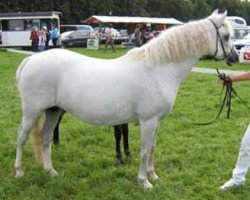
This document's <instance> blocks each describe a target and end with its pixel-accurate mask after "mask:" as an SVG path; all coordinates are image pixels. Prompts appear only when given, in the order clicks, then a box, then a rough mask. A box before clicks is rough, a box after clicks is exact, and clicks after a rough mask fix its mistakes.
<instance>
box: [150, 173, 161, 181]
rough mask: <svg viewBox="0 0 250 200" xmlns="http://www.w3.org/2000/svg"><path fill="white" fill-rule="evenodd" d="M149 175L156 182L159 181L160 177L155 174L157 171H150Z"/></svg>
mask: <svg viewBox="0 0 250 200" xmlns="http://www.w3.org/2000/svg"><path fill="white" fill-rule="evenodd" d="M148 175H149V176H150V178H151V179H153V180H154V181H155V180H158V179H159V176H157V174H156V173H155V171H150V172H148Z"/></svg>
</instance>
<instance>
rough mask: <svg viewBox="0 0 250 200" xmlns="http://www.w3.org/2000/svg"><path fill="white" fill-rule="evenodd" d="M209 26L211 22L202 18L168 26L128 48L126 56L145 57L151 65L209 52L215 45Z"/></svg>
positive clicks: (176, 61) (177, 60)
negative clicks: (135, 45) (148, 38)
mask: <svg viewBox="0 0 250 200" xmlns="http://www.w3.org/2000/svg"><path fill="white" fill-rule="evenodd" d="M209 23H210V24H209ZM211 27H212V26H211V22H210V21H209V20H207V19H203V20H199V21H194V22H189V23H186V24H184V25H180V26H176V27H172V28H169V29H167V30H165V31H163V32H162V33H161V34H160V35H159V36H158V37H157V38H155V39H153V40H151V41H150V42H148V43H147V44H145V45H143V46H142V47H140V48H135V49H132V50H130V51H129V52H128V56H131V57H132V58H134V59H135V58H136V59H145V61H146V63H147V64H148V65H151V66H153V65H156V64H161V63H165V62H175V63H178V62H180V61H182V60H183V59H185V58H188V57H192V56H201V55H204V54H207V53H210V52H208V51H209V50H210V51H211V48H212V45H215V44H214V43H213V41H212V39H213V37H212V35H213V31H211Z"/></svg>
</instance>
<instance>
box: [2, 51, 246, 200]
mask: <svg viewBox="0 0 250 200" xmlns="http://www.w3.org/2000/svg"><path fill="white" fill-rule="evenodd" d="M72 50H74V51H77V52H81V53H84V54H87V55H92V56H98V57H102V58H104V57H105V58H106V57H107V56H109V55H112V52H111V51H107V52H104V51H103V50H102V49H101V50H99V51H97V52H96V51H88V50H82V49H72ZM117 52H118V53H117V54H119V55H120V54H122V52H124V50H122V49H119V48H118V49H117ZM117 56H118V55H117ZM109 57H110V56H109ZM0 58H1V59H0V91H1V93H0V152H1V153H0V169H1V170H0V180H1V183H0V199H6V200H8V199H11V200H15V199H16V200H19V199H27V200H29V199H32V200H34V199H47V200H50V199H51V200H52V199H53V200H55V199H80V200H81V199H83V200H85V199H88V200H91V199H109V200H110V199H113V200H115V199H124V200H126V199H128V200H129V199H138V200H140V199H143V200H147V199H148V200H150V199H157V200H166V199H176V200H179V199H181V200H189V199H192V200H196V199H197V200H198V199H218V200H219V199H224V200H232V199H248V197H249V195H250V192H249V190H248V188H249V187H250V181H249V179H248V180H247V182H246V186H244V187H242V188H239V189H233V190H229V191H226V192H221V191H219V189H218V187H219V186H220V185H221V184H222V183H223V182H225V181H226V180H227V179H229V177H230V176H231V171H232V169H233V167H234V164H235V162H236V158H237V154H238V149H239V144H240V140H241V137H242V136H243V133H244V131H245V128H246V126H247V124H248V122H249V111H247V110H245V108H244V106H243V105H242V104H241V103H240V102H239V101H238V100H237V99H235V100H233V107H232V119H231V120H226V119H225V112H223V113H222V116H221V117H220V119H219V120H218V121H217V122H216V123H215V124H213V125H210V126H202V127H200V126H194V125H191V124H190V123H188V122H187V121H186V120H192V121H196V122H202V121H208V120H210V119H213V117H214V116H215V114H216V112H217V111H218V109H219V100H218V99H219V94H220V90H221V88H220V85H219V84H218V83H217V77H216V76H215V75H206V74H197V73H191V74H190V75H189V76H188V78H187V80H186V81H185V82H184V84H183V85H182V87H181V88H180V91H179V93H178V96H177V100H176V103H175V106H174V109H173V112H172V113H171V114H170V116H169V117H167V118H165V119H164V120H163V121H162V123H161V126H160V129H159V133H158V142H157V148H156V153H155V167H156V172H157V173H158V174H159V176H160V178H161V179H160V180H159V181H157V182H154V183H153V184H154V185H155V187H154V188H153V189H152V190H151V191H144V190H142V189H141V188H139V187H138V183H137V181H136V176H137V173H138V166H139V163H140V134H139V127H138V125H137V124H135V123H131V124H130V125H129V131H130V132H129V140H130V146H131V153H132V158H131V159H130V160H129V161H128V162H127V164H126V165H124V166H120V167H118V166H116V165H115V162H114V156H115V150H114V137H113V129H112V127H110V128H109V127H102V126H101V127H97V126H92V125H89V124H86V123H82V122H80V121H78V120H77V119H75V118H73V117H72V116H70V115H69V114H66V115H65V118H64V119H63V121H62V124H61V144H60V145H59V146H55V145H52V152H53V154H52V155H53V161H54V166H55V168H56V169H57V170H58V172H59V173H60V174H59V176H58V177H54V178H51V177H50V176H49V175H48V174H47V173H46V172H45V171H44V170H43V169H42V167H41V166H39V165H38V164H37V163H36V162H35V159H34V156H33V152H32V147H31V142H30V141H28V142H27V144H26V145H25V147H24V168H25V173H26V174H25V176H24V177H23V178H21V179H19V180H16V179H15V178H14V167H13V166H14V159H15V141H16V131H17V129H18V126H19V122H20V120H21V109H20V106H21V105H20V99H19V97H18V92H17V89H16V83H15V71H16V68H17V66H18V64H20V62H21V60H22V59H23V58H24V56H23V55H19V54H14V53H9V52H6V51H0ZM202 62H203V63H205V62H209V63H210V65H211V66H214V65H215V64H214V63H213V62H211V61H202ZM249 86H250V85H249V82H245V83H237V85H236V89H237V90H238V93H239V94H240V96H241V97H242V98H243V99H245V100H246V101H247V103H248V104H250V101H249V99H248V97H249V93H248V90H249ZM183 119H186V120H183Z"/></svg>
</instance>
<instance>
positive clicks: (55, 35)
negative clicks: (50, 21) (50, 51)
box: [50, 27, 59, 47]
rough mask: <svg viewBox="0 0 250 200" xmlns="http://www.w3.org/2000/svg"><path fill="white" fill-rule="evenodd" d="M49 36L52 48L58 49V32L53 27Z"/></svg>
mask: <svg viewBox="0 0 250 200" xmlns="http://www.w3.org/2000/svg"><path fill="white" fill-rule="evenodd" d="M50 34H51V39H52V43H53V46H54V47H58V45H57V43H58V38H59V31H58V29H57V28H56V27H53V29H52V30H51V32H50Z"/></svg>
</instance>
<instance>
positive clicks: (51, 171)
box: [49, 169, 58, 177]
mask: <svg viewBox="0 0 250 200" xmlns="http://www.w3.org/2000/svg"><path fill="white" fill-rule="evenodd" d="M49 174H50V176H52V177H55V176H58V172H57V171H56V170H54V169H52V170H50V171H49Z"/></svg>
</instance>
